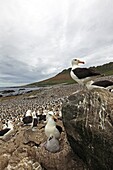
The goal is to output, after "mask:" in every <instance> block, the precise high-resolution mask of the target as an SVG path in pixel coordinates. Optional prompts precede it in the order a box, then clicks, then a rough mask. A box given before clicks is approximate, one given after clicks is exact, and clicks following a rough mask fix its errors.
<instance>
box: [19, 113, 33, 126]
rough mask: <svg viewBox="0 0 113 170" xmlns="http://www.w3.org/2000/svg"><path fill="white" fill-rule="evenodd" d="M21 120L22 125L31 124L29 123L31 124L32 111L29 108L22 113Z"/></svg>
mask: <svg viewBox="0 0 113 170" xmlns="http://www.w3.org/2000/svg"><path fill="white" fill-rule="evenodd" d="M22 121H23V123H24V125H31V124H32V121H33V117H32V112H31V110H28V111H27V112H26V114H25V115H24V117H23V120H22Z"/></svg>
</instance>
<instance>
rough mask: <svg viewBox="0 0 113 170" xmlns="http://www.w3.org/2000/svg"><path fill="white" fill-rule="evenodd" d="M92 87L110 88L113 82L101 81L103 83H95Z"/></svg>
mask: <svg viewBox="0 0 113 170" xmlns="http://www.w3.org/2000/svg"><path fill="white" fill-rule="evenodd" d="M92 85H96V86H102V87H108V86H112V85H113V82H112V81H109V80H101V81H96V82H94V83H93V84H92Z"/></svg>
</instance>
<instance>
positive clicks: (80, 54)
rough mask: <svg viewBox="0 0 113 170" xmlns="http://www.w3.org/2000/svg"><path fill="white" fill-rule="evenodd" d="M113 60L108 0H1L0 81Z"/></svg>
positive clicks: (112, 9) (28, 79) (18, 81)
mask: <svg viewBox="0 0 113 170" xmlns="http://www.w3.org/2000/svg"><path fill="white" fill-rule="evenodd" d="M73 58H79V59H82V60H83V61H85V62H86V65H85V66H86V67H89V66H97V65H101V64H104V63H108V62H111V61H113V1H112V0H0V86H13V85H23V84H27V83H32V82H36V81H39V80H43V79H46V78H49V77H51V76H54V75H56V74H57V73H59V72H60V71H62V70H63V69H65V68H69V67H71V60H72V59H73Z"/></svg>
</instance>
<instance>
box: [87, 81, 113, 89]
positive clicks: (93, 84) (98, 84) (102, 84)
mask: <svg viewBox="0 0 113 170" xmlns="http://www.w3.org/2000/svg"><path fill="white" fill-rule="evenodd" d="M86 86H87V88H88V89H90V90H91V89H94V88H100V89H106V90H109V91H111V90H112V89H113V82H112V81H110V80H98V81H90V82H88V83H87V85H86Z"/></svg>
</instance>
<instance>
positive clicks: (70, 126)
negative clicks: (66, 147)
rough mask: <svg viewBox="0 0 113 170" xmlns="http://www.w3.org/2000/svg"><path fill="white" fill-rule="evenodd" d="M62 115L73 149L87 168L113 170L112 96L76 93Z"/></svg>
mask: <svg viewBox="0 0 113 170" xmlns="http://www.w3.org/2000/svg"><path fill="white" fill-rule="evenodd" d="M62 113H63V124H64V128H65V130H66V134H67V139H68V141H69V143H70V146H71V148H72V150H73V151H74V153H75V154H76V155H78V156H79V158H81V159H82V160H83V162H84V163H85V164H86V166H87V167H88V169H91V170H97V169H102V170H110V169H113V94H112V93H110V92H107V91H105V90H91V91H89V90H86V89H83V90H80V91H77V92H75V93H74V94H72V95H70V96H69V97H68V100H67V101H65V102H64V104H63V107H62Z"/></svg>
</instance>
